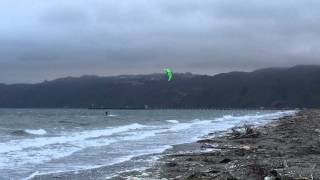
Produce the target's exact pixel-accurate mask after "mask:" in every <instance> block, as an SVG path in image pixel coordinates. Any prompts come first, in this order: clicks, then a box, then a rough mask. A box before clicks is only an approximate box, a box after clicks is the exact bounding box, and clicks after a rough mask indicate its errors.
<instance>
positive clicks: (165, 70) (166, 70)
mask: <svg viewBox="0 0 320 180" xmlns="http://www.w3.org/2000/svg"><path fill="white" fill-rule="evenodd" d="M164 72H165V73H166V75H167V77H168V81H171V80H172V79H173V71H172V70H171V69H169V68H165V69H164Z"/></svg>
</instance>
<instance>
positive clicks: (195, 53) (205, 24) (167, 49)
mask: <svg viewBox="0 0 320 180" xmlns="http://www.w3.org/2000/svg"><path fill="white" fill-rule="evenodd" d="M319 8H320V1H314V0H310V1H297V0H293V1H292V0H283V1H276V0H270V1H263V0H237V1H232V0H203V1H195V0H176V1H169V0H158V1H156V0H155V1H150V0H136V1H130V0H123V1H115V0H108V1H103V0H91V1H87V0H77V1H75V0H67V1H65V0H53V1H40V0H29V1H17V0H10V1H9V0H3V1H2V3H1V6H0V46H1V49H0V82H1V83H2V82H3V83H21V82H27V83H29V82H42V81H44V80H52V79H56V78H60V77H65V76H81V75H85V74H90V75H101V76H109V75H120V74H148V73H157V72H162V70H163V68H164V67H171V68H173V69H174V70H175V71H178V72H191V73H194V74H209V75H212V74H217V73H221V72H228V71H234V70H239V71H251V70H254V69H259V68H265V67H289V66H294V65H300V64H320V61H319V60H318V57H319V55H320V48H319V47H320V46H319V43H320V41H319V40H320V36H319V35H320V25H319V23H318V22H319V20H320V11H319Z"/></svg>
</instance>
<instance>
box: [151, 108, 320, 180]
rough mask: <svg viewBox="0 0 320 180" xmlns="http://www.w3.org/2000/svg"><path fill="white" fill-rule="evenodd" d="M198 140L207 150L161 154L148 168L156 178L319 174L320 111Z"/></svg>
mask: <svg viewBox="0 0 320 180" xmlns="http://www.w3.org/2000/svg"><path fill="white" fill-rule="evenodd" d="M198 143H199V144H201V146H202V149H206V150H211V151H210V152H201V153H174V154H172V155H167V156H165V157H164V158H163V159H162V163H161V165H159V168H158V170H157V171H156V173H154V174H157V176H158V177H157V178H158V179H161V178H166V179H177V180H178V179H179V180H180V179H246V180H250V179H320V110H305V111H301V112H299V113H297V114H296V115H295V116H292V117H284V118H281V119H279V120H275V121H274V122H272V123H270V124H267V125H265V126H263V127H259V128H254V127H251V126H246V127H238V128H234V129H233V130H232V131H230V132H229V133H227V134H226V135H225V136H218V137H214V138H207V139H203V140H200V141H199V142H198ZM176 148H177V147H176ZM177 149H181V148H177Z"/></svg>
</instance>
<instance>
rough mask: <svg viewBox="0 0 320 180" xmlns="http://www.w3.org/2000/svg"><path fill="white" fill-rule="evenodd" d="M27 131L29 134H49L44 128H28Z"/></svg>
mask: <svg viewBox="0 0 320 180" xmlns="http://www.w3.org/2000/svg"><path fill="white" fill-rule="evenodd" d="M25 132H27V133H28V134H34V135H45V134H47V131H46V130H44V129H26V130H25Z"/></svg>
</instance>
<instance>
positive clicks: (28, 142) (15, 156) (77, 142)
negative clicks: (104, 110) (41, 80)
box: [0, 123, 145, 168]
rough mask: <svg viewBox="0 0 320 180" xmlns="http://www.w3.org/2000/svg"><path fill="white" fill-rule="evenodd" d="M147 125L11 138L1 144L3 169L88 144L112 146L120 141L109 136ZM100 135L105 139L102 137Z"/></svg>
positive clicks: (37, 162) (77, 148) (91, 145)
mask: <svg viewBox="0 0 320 180" xmlns="http://www.w3.org/2000/svg"><path fill="white" fill-rule="evenodd" d="M144 127H145V126H144V125H140V124H136V123H135V124H130V125H126V126H119V127H114V128H107V129H102V130H90V131H83V132H76V133H71V134H69V135H65V136H58V137H40V138H34V139H24V140H11V141H9V142H5V143H0V147H1V149H0V168H1V167H15V166H20V165H23V164H30V163H31V164H39V163H42V162H45V161H50V160H52V159H58V158H61V157H65V156H69V155H71V154H73V153H74V152H76V151H79V150H81V149H84V148H87V147H94V146H104V145H109V144H110V143H113V142H116V141H117V140H116V139H110V138H109V139H108V136H110V135H113V134H116V133H121V132H125V131H129V130H133V129H141V128H144ZM99 137H104V138H103V139H100V138H99ZM35 157H36V158H35Z"/></svg>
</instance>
